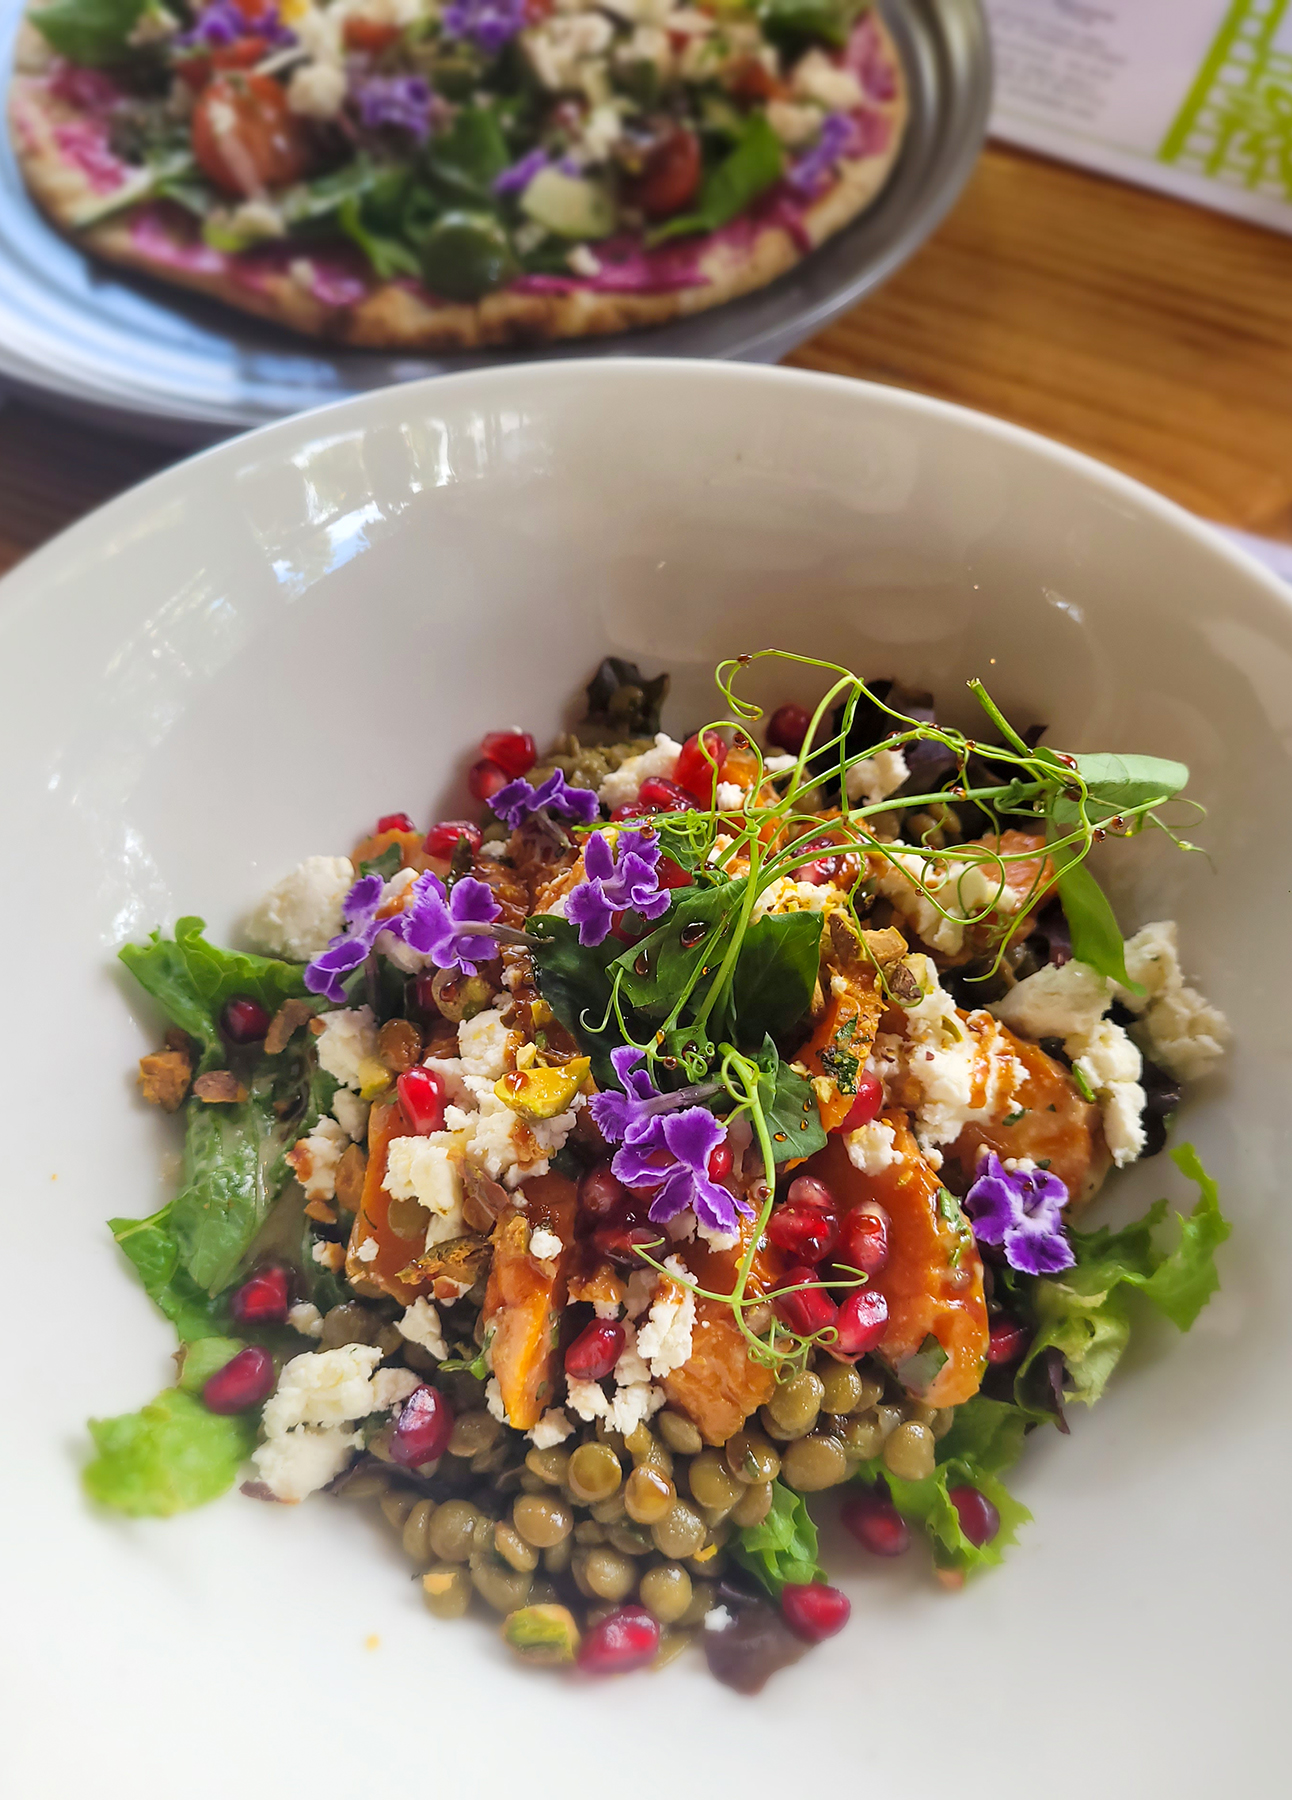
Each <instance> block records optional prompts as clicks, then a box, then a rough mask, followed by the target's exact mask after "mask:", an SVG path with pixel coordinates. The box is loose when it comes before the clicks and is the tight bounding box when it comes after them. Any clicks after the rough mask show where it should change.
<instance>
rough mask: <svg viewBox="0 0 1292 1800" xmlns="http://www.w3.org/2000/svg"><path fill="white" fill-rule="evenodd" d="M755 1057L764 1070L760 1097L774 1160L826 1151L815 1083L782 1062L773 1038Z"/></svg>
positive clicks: (759, 1086) (759, 1084) (783, 1160)
mask: <svg viewBox="0 0 1292 1800" xmlns="http://www.w3.org/2000/svg"><path fill="white" fill-rule="evenodd" d="M755 1060H756V1061H757V1062H758V1064H759V1067H760V1068H761V1070H762V1073H761V1075H760V1076H759V1078H758V1098H759V1101H760V1102H761V1104H762V1108H763V1114H764V1116H765V1118H766V1120H767V1128H768V1130H769V1131H770V1132H771V1134H772V1156H773V1159H774V1160H775V1161H776V1162H778V1163H783V1162H789V1161H791V1160H792V1159H794V1158H797V1157H801V1156H811V1155H812V1154H813V1152H814V1151H817V1150H823V1149H824V1148H825V1142H826V1134H825V1128H824V1126H823V1125H822V1123H821V1113H820V1109H819V1108H818V1106H817V1103H816V1095H815V1094H814V1093H813V1092H812V1084H811V1083H810V1082H809V1081H807V1080H806V1079H805V1077H804V1076H802V1075H800V1074H799V1073H798V1072H797V1070H795V1069H792V1068H791V1067H790V1065H789V1064H788V1063H786V1062H782V1061H781V1059H780V1057H779V1056H778V1055H777V1052H776V1046H775V1044H773V1043H772V1041H771V1039H770V1038H768V1039H767V1040H766V1042H765V1043H764V1045H763V1048H762V1050H761V1051H760V1052H759V1054H758V1056H757V1058H756V1059H755Z"/></svg>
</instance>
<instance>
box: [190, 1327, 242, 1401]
mask: <svg viewBox="0 0 1292 1800" xmlns="http://www.w3.org/2000/svg"><path fill="white" fill-rule="evenodd" d="M245 1349H246V1345H245V1344H244V1343H243V1341H242V1339H241V1338H226V1337H209V1338H200V1339H199V1340H198V1341H197V1343H194V1344H185V1346H184V1348H183V1350H182V1351H181V1352H180V1355H179V1386H180V1387H181V1388H182V1389H183V1390H184V1392H185V1393H186V1394H196V1395H197V1396H198V1398H199V1399H200V1398H201V1396H202V1389H203V1388H204V1387H205V1386H206V1384H207V1382H208V1381H209V1380H210V1379H211V1377H212V1375H214V1374H216V1373H217V1372H218V1371H219V1370H220V1369H222V1368H223V1367H224V1365H225V1363H227V1362H232V1361H233V1359H234V1357H235V1356H236V1355H237V1354H238V1352H239V1351H240V1350H245Z"/></svg>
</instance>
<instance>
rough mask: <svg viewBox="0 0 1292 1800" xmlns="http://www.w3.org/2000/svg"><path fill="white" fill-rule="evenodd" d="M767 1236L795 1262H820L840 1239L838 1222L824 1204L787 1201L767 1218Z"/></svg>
mask: <svg viewBox="0 0 1292 1800" xmlns="http://www.w3.org/2000/svg"><path fill="white" fill-rule="evenodd" d="M767 1237H768V1240H769V1242H771V1243H773V1244H775V1246H776V1248H777V1249H778V1250H784V1251H786V1252H787V1254H788V1255H790V1256H792V1257H793V1258H794V1259H795V1261H796V1262H801V1263H819V1262H820V1261H821V1260H822V1258H823V1257H826V1256H829V1254H830V1252H831V1251H832V1250H833V1249H834V1247H835V1244H836V1243H837V1242H838V1238H839V1221H838V1219H837V1218H836V1217H835V1215H834V1213H832V1212H828V1211H827V1210H826V1208H825V1207H823V1206H804V1205H795V1203H794V1202H793V1201H792V1200H787V1201H786V1202H785V1203H784V1204H783V1205H781V1206H778V1207H777V1208H776V1210H775V1212H773V1214H772V1216H771V1218H770V1219H768V1221H767Z"/></svg>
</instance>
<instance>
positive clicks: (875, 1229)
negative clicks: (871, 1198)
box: [839, 1206, 888, 1275]
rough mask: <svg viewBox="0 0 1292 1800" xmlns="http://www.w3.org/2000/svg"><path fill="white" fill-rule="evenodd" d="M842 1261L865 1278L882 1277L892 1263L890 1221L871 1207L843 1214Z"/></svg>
mask: <svg viewBox="0 0 1292 1800" xmlns="http://www.w3.org/2000/svg"><path fill="white" fill-rule="evenodd" d="M839 1261H840V1262H841V1263H846V1264H847V1265H848V1267H849V1268H850V1269H860V1270H861V1273H862V1274H863V1275H878V1274H879V1271H880V1270H881V1269H882V1268H883V1267H884V1265H885V1264H886V1263H887V1261H888V1220H887V1219H886V1218H885V1216H884V1214H883V1213H881V1212H878V1211H876V1210H875V1209H873V1208H872V1207H869V1206H853V1207H850V1208H849V1209H848V1211H847V1212H846V1213H845V1214H844V1215H843V1225H842V1228H841V1229H840V1233H839Z"/></svg>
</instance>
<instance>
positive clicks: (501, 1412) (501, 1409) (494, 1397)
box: [485, 1375, 507, 1425]
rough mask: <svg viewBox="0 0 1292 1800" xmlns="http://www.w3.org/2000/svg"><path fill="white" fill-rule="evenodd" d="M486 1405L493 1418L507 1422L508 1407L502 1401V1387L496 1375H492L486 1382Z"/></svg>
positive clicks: (503, 1422)
mask: <svg viewBox="0 0 1292 1800" xmlns="http://www.w3.org/2000/svg"><path fill="white" fill-rule="evenodd" d="M485 1405H486V1406H487V1407H488V1409H489V1414H490V1417H491V1418H494V1419H497V1420H498V1421H499V1423H500V1424H502V1425H505V1424H506V1423H507V1408H506V1407H505V1406H504V1405H503V1403H502V1389H501V1388H500V1387H499V1385H498V1377H497V1376H496V1375H491V1376H490V1377H489V1380H488V1381H487V1382H486V1383H485Z"/></svg>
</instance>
